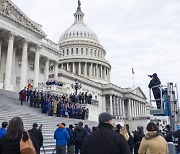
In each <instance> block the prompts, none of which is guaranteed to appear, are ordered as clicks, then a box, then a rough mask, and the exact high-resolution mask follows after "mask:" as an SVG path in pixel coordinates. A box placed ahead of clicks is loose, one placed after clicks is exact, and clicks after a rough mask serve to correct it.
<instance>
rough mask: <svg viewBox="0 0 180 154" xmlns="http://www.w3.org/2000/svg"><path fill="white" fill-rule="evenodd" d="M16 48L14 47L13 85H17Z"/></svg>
mask: <svg viewBox="0 0 180 154" xmlns="http://www.w3.org/2000/svg"><path fill="white" fill-rule="evenodd" d="M16 71H17V70H16V48H14V49H13V61H12V80H11V81H12V85H13V87H16Z"/></svg>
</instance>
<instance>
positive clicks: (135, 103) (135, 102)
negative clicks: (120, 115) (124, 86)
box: [134, 100, 138, 118]
mask: <svg viewBox="0 0 180 154" xmlns="http://www.w3.org/2000/svg"><path fill="white" fill-rule="evenodd" d="M134 105H135V117H136V118H137V112H138V111H137V101H136V100H134Z"/></svg>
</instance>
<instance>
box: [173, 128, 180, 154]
mask: <svg viewBox="0 0 180 154" xmlns="http://www.w3.org/2000/svg"><path fill="white" fill-rule="evenodd" d="M173 136H174V137H175V138H178V148H177V150H178V152H180V129H178V130H176V131H175V132H173Z"/></svg>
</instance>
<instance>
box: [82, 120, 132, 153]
mask: <svg viewBox="0 0 180 154" xmlns="http://www.w3.org/2000/svg"><path fill="white" fill-rule="evenodd" d="M81 154H131V151H130V149H129V146H128V143H127V141H126V140H125V138H124V137H123V136H122V135H121V134H120V133H117V132H115V131H113V126H112V125H110V124H105V123H104V124H99V130H98V131H96V132H94V133H92V134H91V135H89V136H88V137H87V138H86V139H85V141H84V143H83V145H82V149H81Z"/></svg>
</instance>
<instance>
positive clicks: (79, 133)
mask: <svg viewBox="0 0 180 154" xmlns="http://www.w3.org/2000/svg"><path fill="white" fill-rule="evenodd" d="M73 136H74V142H75V143H74V144H75V146H76V145H77V146H81V145H82V143H83V141H84V139H85V137H86V136H87V134H86V131H85V130H84V128H83V127H79V126H77V127H76V128H75V129H74V132H73Z"/></svg>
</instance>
